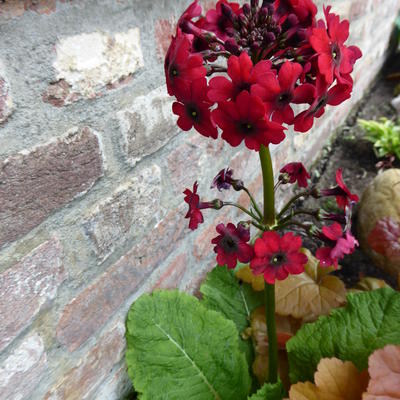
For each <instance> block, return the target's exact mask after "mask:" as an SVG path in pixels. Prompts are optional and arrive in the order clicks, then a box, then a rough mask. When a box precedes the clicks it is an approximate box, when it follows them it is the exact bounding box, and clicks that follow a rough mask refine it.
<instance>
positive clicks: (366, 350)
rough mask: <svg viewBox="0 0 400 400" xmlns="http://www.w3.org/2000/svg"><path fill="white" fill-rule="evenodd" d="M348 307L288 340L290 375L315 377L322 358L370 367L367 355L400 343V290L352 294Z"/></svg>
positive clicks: (319, 320) (349, 296)
mask: <svg viewBox="0 0 400 400" xmlns="http://www.w3.org/2000/svg"><path fill="white" fill-rule="evenodd" d="M347 300H348V304H347V306H346V307H345V308H341V309H336V310H333V311H332V312H331V315H330V316H327V317H320V318H319V319H318V321H316V322H314V323H311V324H305V325H304V326H303V327H302V328H301V329H300V330H299V331H298V332H297V334H296V335H295V336H294V337H293V338H292V339H290V340H289V341H288V343H287V344H286V348H287V351H288V356H289V369H290V379H291V381H292V383H296V382H298V381H302V382H305V381H307V380H308V381H313V376H314V371H315V370H316V369H317V365H318V363H319V361H320V360H321V358H324V357H328V358H330V357H337V358H340V359H341V360H347V361H352V362H353V363H354V364H355V366H356V367H357V368H358V369H359V370H362V369H366V368H367V367H368V357H369V355H370V354H371V353H372V352H373V351H374V350H376V349H380V348H382V347H384V346H385V345H387V344H400V293H399V292H396V291H394V290H393V289H389V288H384V289H378V290H373V291H371V292H364V293H357V294H349V295H348V297H347Z"/></svg>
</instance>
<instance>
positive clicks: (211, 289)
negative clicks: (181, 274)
mask: <svg viewBox="0 0 400 400" xmlns="http://www.w3.org/2000/svg"><path fill="white" fill-rule="evenodd" d="M200 292H201V293H202V294H203V300H202V304H203V305H204V306H206V307H207V308H209V309H210V310H215V311H219V312H220V313H221V314H222V315H224V316H225V317H226V318H228V319H230V320H232V321H233V322H234V323H235V325H236V328H237V330H238V331H239V333H242V332H243V331H244V330H245V329H246V328H247V327H248V326H249V325H250V322H249V318H250V314H251V312H252V311H253V310H254V309H255V308H257V307H259V306H261V305H262V304H264V296H263V292H255V291H254V290H253V289H252V288H251V286H250V285H248V284H247V283H242V284H240V283H239V281H238V280H237V279H236V277H235V275H234V272H233V271H232V270H229V269H228V268H227V267H219V266H217V267H215V268H214V269H213V270H212V271H210V272H209V273H208V274H207V278H206V280H205V281H204V282H203V284H202V285H201V287H200ZM239 344H240V348H241V350H242V351H243V352H245V354H246V358H247V362H248V363H249V365H251V363H252V362H253V358H254V349H253V345H252V343H251V340H243V339H242V338H240V342H239Z"/></svg>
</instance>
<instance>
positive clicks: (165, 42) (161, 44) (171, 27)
mask: <svg viewBox="0 0 400 400" xmlns="http://www.w3.org/2000/svg"><path fill="white" fill-rule="evenodd" d="M176 23H177V21H176V19H175V18H170V19H160V20H158V21H157V22H156V23H155V26H154V35H155V41H156V48H157V56H158V58H159V59H160V60H161V61H163V60H164V57H165V55H166V54H167V51H168V47H169V44H170V43H171V37H172V35H174V34H175V30H176Z"/></svg>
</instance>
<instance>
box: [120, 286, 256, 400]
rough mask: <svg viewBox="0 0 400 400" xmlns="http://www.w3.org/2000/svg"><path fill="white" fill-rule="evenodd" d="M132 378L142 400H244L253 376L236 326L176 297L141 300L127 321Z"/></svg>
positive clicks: (171, 293) (190, 300)
mask: <svg viewBox="0 0 400 400" xmlns="http://www.w3.org/2000/svg"><path fill="white" fill-rule="evenodd" d="M126 325H127V333H126V339H127V352H126V362H127V365H128V373H129V376H130V377H131V379H132V381H133V384H134V387H135V389H136V390H137V391H138V392H139V393H141V394H142V396H141V397H140V398H141V399H142V400H181V399H191V400H232V399H235V400H236V399H237V400H242V399H246V398H247V395H248V393H249V389H250V376H249V373H248V366H247V363H246V360H245V357H244V355H243V354H242V353H241V352H240V350H239V344H238V333H237V330H236V327H235V325H234V324H233V322H232V321H229V320H227V319H226V318H224V317H223V316H222V315H221V314H219V313H217V312H215V311H212V310H208V309H206V308H205V307H203V306H202V305H201V304H200V302H199V301H198V300H197V299H196V298H195V297H193V296H189V295H188V294H185V293H180V292H178V291H156V292H154V293H153V294H152V295H148V294H145V295H142V296H141V297H140V298H139V299H138V300H137V301H136V302H135V303H134V304H133V305H132V307H131V309H130V311H129V313H128V318H127V323H126Z"/></svg>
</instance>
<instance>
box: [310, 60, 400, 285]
mask: <svg viewBox="0 0 400 400" xmlns="http://www.w3.org/2000/svg"><path fill="white" fill-rule="evenodd" d="M394 72H400V55H399V54H397V55H393V56H392V57H390V59H389V60H388V61H387V63H386V64H385V66H384V67H383V69H382V71H381V73H380V74H379V76H378V77H377V79H376V81H375V82H374V84H373V85H372V86H371V88H370V90H369V92H368V93H367V94H366V95H365V96H364V98H363V99H362V100H361V101H360V103H359V104H358V105H357V107H356V109H355V110H353V112H352V113H351V114H350V115H349V116H348V118H347V120H346V121H345V123H344V124H343V125H342V126H341V127H340V128H339V129H338V131H337V132H336V134H335V135H334V138H333V140H332V141H331V143H329V144H328V145H326V146H325V147H324V149H323V151H322V153H321V156H320V158H319V160H318V161H317V162H316V164H315V165H314V166H313V168H311V170H312V181H313V183H314V184H318V187H319V188H328V187H330V186H332V185H333V184H334V183H335V173H336V170H337V168H339V167H341V168H343V177H344V180H345V182H346V184H347V185H348V187H349V188H350V190H351V191H352V192H353V193H357V194H359V196H361V194H362V193H363V191H364V189H365V188H366V187H367V186H368V184H369V183H370V182H371V181H372V179H373V178H374V177H375V176H376V175H377V173H378V169H377V167H376V163H377V162H378V161H379V159H377V158H376V156H375V154H374V151H373V146H372V143H370V142H368V141H367V140H366V139H365V138H364V132H363V130H362V129H361V128H360V127H359V126H358V124H357V120H358V119H360V118H361V119H368V120H370V119H374V120H376V119H379V118H380V117H387V118H390V119H395V118H396V117H397V114H396V111H395V109H394V108H393V107H392V106H391V104H390V102H391V100H392V99H393V97H394V87H395V85H396V84H397V83H399V82H400V81H398V82H394V81H391V80H388V79H387V76H388V74H391V73H394ZM393 167H397V168H399V167H400V163H399V161H398V160H397V161H396V162H395V163H394V164H393ZM315 202H316V200H307V202H305V204H304V206H306V207H307V208H311V207H312V205H316V203H315ZM356 226H357V208H356V209H355V210H354V217H353V230H354V232H353V233H354V235H355V236H356ZM305 245H306V247H309V248H310V249H312V250H313V247H314V246H315V244H313V243H311V241H307V240H305ZM314 249H315V247H314ZM340 264H341V265H342V269H341V270H340V271H337V272H336V274H337V275H339V276H340V277H341V278H342V279H343V280H344V281H345V283H346V285H347V286H352V285H354V284H355V283H356V282H357V281H358V280H359V277H360V276H372V277H377V278H380V279H384V280H385V281H386V282H387V283H388V284H390V285H392V286H393V287H395V285H396V283H395V281H394V279H392V278H391V277H390V276H388V275H387V274H386V273H384V272H383V271H382V270H380V269H379V268H377V267H376V266H375V265H374V264H373V263H372V261H371V260H370V259H369V258H368V257H367V256H366V255H365V254H364V253H363V251H362V250H361V249H359V248H358V249H357V250H356V251H355V252H354V253H353V254H352V255H350V256H347V257H345V259H344V260H342V261H341V263H340Z"/></svg>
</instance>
